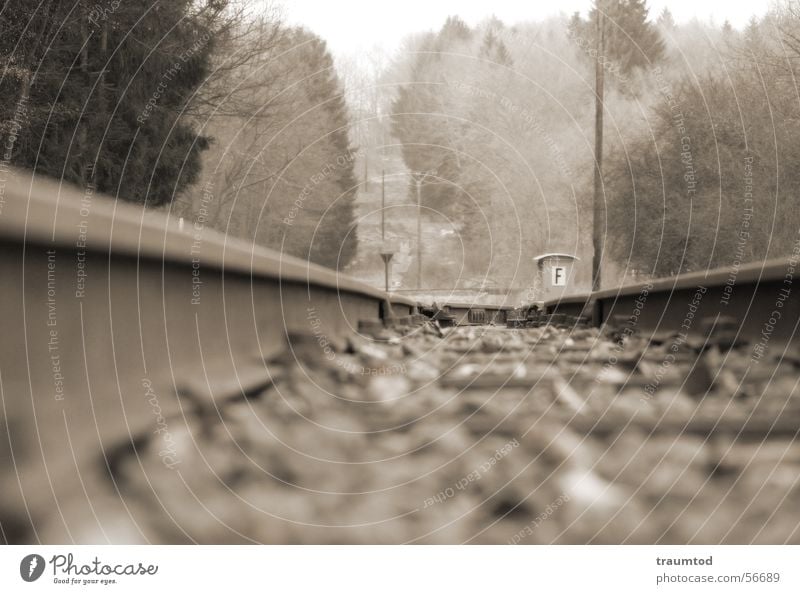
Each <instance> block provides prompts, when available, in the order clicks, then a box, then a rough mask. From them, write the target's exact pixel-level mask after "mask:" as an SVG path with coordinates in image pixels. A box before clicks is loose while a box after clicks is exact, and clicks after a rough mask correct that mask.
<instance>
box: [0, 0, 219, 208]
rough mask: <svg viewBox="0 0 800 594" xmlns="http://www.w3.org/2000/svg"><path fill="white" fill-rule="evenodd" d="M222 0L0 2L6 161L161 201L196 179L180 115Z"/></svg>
mask: <svg viewBox="0 0 800 594" xmlns="http://www.w3.org/2000/svg"><path fill="white" fill-rule="evenodd" d="M226 4H227V3H226V2H225V1H221V0H206V1H205V2H195V1H192V0H173V1H171V2H169V3H163V2H152V1H146V0H139V1H131V2H122V3H120V2H115V1H112V0H102V1H92V2H89V0H80V1H79V2H76V3H63V2H58V1H55V0H50V1H45V2H40V1H39V0H16V1H15V2H13V3H6V5H5V6H4V9H3V10H2V11H0V33H1V34H0V56H2V59H3V61H4V62H5V63H6V64H7V75H6V76H4V77H2V80H0V92H1V93H2V94H3V96H5V97H15V98H17V101H16V102H9V101H6V102H4V103H3V105H2V106H1V107H0V119H1V120H2V121H3V122H4V126H3V129H4V130H7V129H8V127H9V122H11V121H12V120H19V113H18V112H19V111H20V110H19V109H18V105H19V104H20V101H21V102H22V103H24V104H25V106H26V109H25V110H24V111H25V114H24V116H25V117H24V120H23V121H22V122H19V121H18V122H17V123H18V125H19V130H18V132H17V142H16V143H15V145H14V147H13V151H12V153H11V163H12V164H14V165H17V166H20V167H24V168H36V170H37V172H39V173H44V174H47V175H51V176H54V177H57V178H63V179H65V180H67V181H71V182H74V183H78V184H82V185H83V184H88V183H92V184H94V186H95V187H96V188H97V190H99V191H102V192H107V193H110V194H112V195H117V194H119V196H120V197H122V198H124V199H127V200H131V201H136V202H142V203H146V204H148V205H159V204H164V203H168V202H170V201H171V200H172V198H173V197H174V196H175V194H176V193H178V192H180V191H181V190H183V189H184V188H185V187H186V186H187V185H189V184H191V183H192V182H193V181H195V179H196V178H197V175H198V173H199V170H200V152H201V151H202V150H204V149H205V148H207V147H208V142H209V139H208V138H206V137H204V136H201V135H198V134H197V132H196V130H195V128H194V126H193V125H192V123H191V121H190V120H189V118H187V117H186V116H185V115H184V113H185V112H186V110H187V108H189V107H190V104H191V102H192V100H193V98H194V97H195V92H196V91H197V90H198V88H199V87H200V86H201V85H202V84H203V82H204V80H205V79H206V77H207V76H208V75H209V73H210V71H211V57H212V54H213V51H214V46H215V41H216V36H217V34H218V29H217V24H218V19H220V15H221V14H222V13H223V11H224V10H225V7H226Z"/></svg>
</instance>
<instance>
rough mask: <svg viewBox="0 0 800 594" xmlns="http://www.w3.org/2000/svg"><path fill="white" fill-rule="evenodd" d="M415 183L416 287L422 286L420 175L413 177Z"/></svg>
mask: <svg viewBox="0 0 800 594" xmlns="http://www.w3.org/2000/svg"><path fill="white" fill-rule="evenodd" d="M415 181H416V183H417V289H421V288H422V177H420V176H419V175H418V176H416V177H415Z"/></svg>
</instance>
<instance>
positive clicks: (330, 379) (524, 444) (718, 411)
mask: <svg viewBox="0 0 800 594" xmlns="http://www.w3.org/2000/svg"><path fill="white" fill-rule="evenodd" d="M368 330H369V329H368ZM443 332H444V334H443ZM372 334H373V335H374V336H375V337H377V340H373V339H371V338H370V337H369V336H366V335H363V334H362V335H360V336H357V337H355V338H351V339H348V340H341V341H337V340H336V339H334V338H332V337H325V338H324V340H321V337H319V336H316V335H313V334H309V335H308V336H293V337H291V339H290V341H289V342H288V343H287V347H286V351H285V352H284V353H283V355H281V356H280V357H277V358H274V359H272V360H270V361H266V362H264V361H258V360H255V359H254V361H256V363H255V365H254V369H255V371H254V373H255V375H256V376H257V381H255V382H254V385H257V386H259V387H258V389H255V390H250V391H248V390H245V389H243V386H242V384H241V382H238V381H236V378H227V380H226V378H222V379H220V378H217V379H218V380H219V381H217V382H216V384H218V386H219V387H217V388H215V387H214V385H212V384H214V382H210V383H209V382H206V381H200V380H201V379H202V378H198V385H200V386H203V385H206V386H210V387H211V392H216V393H211V394H205V395H204V394H203V392H204V390H203V388H202V387H199V388H198V387H196V386H191V385H189V386H185V387H183V388H182V389H183V391H184V395H186V396H188V397H189V398H191V399H192V401H193V402H195V404H196V406H195V407H194V409H193V412H187V414H189V415H191V416H190V419H189V421H190V422H189V423H188V427H190V430H189V431H183V430H181V431H174V432H173V433H172V434H171V436H170V440H171V442H170V452H171V453H169V452H168V453H165V451H164V443H163V440H161V438H160V436H159V435H158V434H152V435H150V434H148V435H143V436H141V439H139V440H138V441H137V443H136V445H135V447H133V448H132V447H120V449H119V451H114V452H109V453H108V455H109V457H110V459H111V461H112V464H111V473H110V480H112V481H113V483H112V484H113V486H114V488H115V489H116V490H117V491H118V492H119V493H120V494H121V495H122V496H123V497H124V499H125V501H126V505H128V506H129V507H130V509H131V510H134V511H135V512H136V513H135V515H136V517H137V518H141V517H146V518H148V520H147V522H145V523H144V524H143V523H141V522H138V523H137V526H136V527H128V528H126V527H125V526H124V525H122V526H118V527H117V528H116V530H117V532H116V534H117V538H119V539H121V540H123V541H130V540H136V541H142V542H152V543H184V542H198V543H206V544H211V543H242V542H258V543H304V544H330V543H408V542H418V543H513V544H516V543H519V544H544V543H696V544H699V543H772V544H778V543H784V542H791V543H798V542H800V531H799V530H798V522H799V521H800V508H798V500H799V498H800V488H799V487H798V481H799V480H800V447H798V444H797V442H796V440H795V436H796V431H797V427H798V419H800V390H798V386H797V382H798V364H799V363H800V360H798V357H797V353H796V351H791V350H786V352H784V349H779V348H773V349H772V351H773V352H777V353H781V356H780V357H779V358H776V359H772V360H767V359H766V358H762V359H760V360H757V361H755V360H754V359H753V358H752V357H751V349H750V348H749V347H748V345H746V344H737V343H736V341H725V340H708V339H707V340H688V339H682V338H681V337H680V336H679V335H660V336H640V335H636V334H629V333H618V332H615V331H614V330H613V328H605V329H603V330H598V329H588V328H583V327H573V328H569V327H567V328H557V327H554V326H544V327H535V328H522V329H505V328H497V327H493V326H480V327H477V326H473V327H458V328H453V329H445V330H444V331H442V330H439V328H438V327H436V326H434V325H433V324H432V323H430V322H428V323H425V324H420V325H413V326H412V325H396V326H395V327H393V328H392V329H388V330H387V329H373V331H372ZM198 375H201V374H200V373H199V372H198ZM248 381H249V380H248ZM231 386H233V388H232V387H231ZM166 424H167V425H169V419H167V420H166ZM174 425H175V426H176V427H184V426H187V425H186V424H185V423H181V424H178V423H175V424H174ZM173 454H174V456H175V457H176V459H179V460H180V463H179V464H170V460H171V458H170V456H171V455H173ZM132 513H133V512H132ZM121 522H122V521H121ZM122 524H124V522H122Z"/></svg>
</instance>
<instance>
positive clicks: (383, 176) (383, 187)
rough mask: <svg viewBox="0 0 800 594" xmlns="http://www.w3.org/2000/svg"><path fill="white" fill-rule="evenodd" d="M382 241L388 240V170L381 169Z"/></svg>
mask: <svg viewBox="0 0 800 594" xmlns="http://www.w3.org/2000/svg"><path fill="white" fill-rule="evenodd" d="M381 241H386V172H385V171H381Z"/></svg>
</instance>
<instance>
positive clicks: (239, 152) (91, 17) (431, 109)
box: [0, 0, 800, 301]
mask: <svg viewBox="0 0 800 594" xmlns="http://www.w3.org/2000/svg"><path fill="white" fill-rule="evenodd" d="M575 4H576V6H575V11H574V12H572V11H569V12H567V11H566V10H565V9H564V6H566V5H564V6H562V5H559V6H558V7H556V8H555V9H554V10H553V12H554V11H555V10H564V12H562V13H558V14H552V13H551V12H543V9H541V7H540V8H537V9H535V10H534V9H531V14H532V16H531V18H526V16H525V14H524V13H525V10H524V9H525V7H524V5H519V6H518V7H517V8H516V9H515V10H516V11H518V12H519V14H518V15H517V14H516V13H514V14H512V15H511V16H512V18H513V20H509V19H508V18H507V17H503V18H501V17H498V16H493V14H492V9H493V7H492V5H491V4H488V3H485V4H482V5H477V6H478V8H476V5H472V4H471V5H469V7H468V8H465V11H466V13H469V14H468V16H464V17H462V16H460V15H459V14H458V10H457V9H456V10H454V11H453V13H452V14H449V16H445V17H443V18H440V17H439V15H428V16H425V17H423V16H420V11H423V10H424V8H422V7H421V8H419V9H413V7H412V6H410V5H409V6H408V7H407V9H406V12H407V15H408V18H407V20H400V21H398V22H395V23H394V25H393V28H392V30H391V34H388V33H387V34H386V35H385V37H386V40H385V43H379V42H376V34H379V33H376V32H381V31H386V23H385V20H391V19H392V17H391V14H395V13H397V12H398V11H400V12H403V11H402V10H401V8H400V7H393V8H392V10H391V11H390V15H389V16H384V17H383V19H382V20H381V21H380V24H378V21H374V19H378V18H380V17H379V16H377V15H375V10H377V9H376V8H375V7H373V9H372V10H371V11H367V10H365V12H364V13H363V14H361V13H360V9H359V8H358V7H356V6H355V5H354V7H353V8H352V9H350V10H348V9H347V8H346V7H345V5H342V4H341V3H339V4H337V5H336V9H337V16H336V18H338V19H341V21H342V23H343V24H342V26H341V27H338V26H336V24H335V22H333V23H332V24H329V25H328V27H329V28H335V29H337V30H340V31H347V32H351V34H349V35H338V36H336V39H335V44H334V46H332V45H330V44H329V43H328V40H327V39H326V38H325V37H324V36H323V34H322V33H320V32H319V27H316V28H307V27H305V26H303V23H302V20H303V15H304V14H309V13H311V12H314V7H313V6H311V7H310V8H309V4H308V3H299V4H297V5H296V6H297V7H299V8H295V7H293V3H287V4H286V5H284V6H282V5H280V4H265V3H261V2H240V1H238V0H202V1H189V0H176V1H173V2H170V3H168V4H167V3H159V2H153V1H151V0H140V1H129V2H124V3H119V2H112V1H108V2H105V1H100V2H94V1H92V2H90V1H84V0H80V1H78V2H76V3H74V4H69V5H67V4H65V3H60V2H52V1H51V2H47V1H45V2H39V1H38V0H18V1H17V2H14V3H7V4H6V5H5V6H4V7H3V9H2V11H1V12H0V27H1V28H2V30H4V31H8V30H14V31H19V32H21V33H19V34H15V35H13V36H12V35H4V36H2V38H1V39H0V54H2V55H3V60H2V62H3V64H4V68H3V72H2V78H0V88H2V91H3V96H4V97H6V98H11V99H9V100H7V101H5V102H3V103H2V105H0V121H2V127H0V135H2V139H0V141H2V146H3V147H4V154H3V155H2V157H3V164H4V165H16V166H21V167H25V168H30V169H35V170H36V171H37V172H38V173H41V174H45V175H50V176H53V177H57V178H61V179H65V180H67V181H69V182H72V183H75V184H78V185H80V186H85V187H89V186H91V187H93V188H95V189H97V190H98V191H100V192H104V193H108V194H110V195H112V196H115V197H117V198H118V199H121V200H126V201H133V202H136V203H140V204H142V205H144V206H145V207H147V208H153V209H163V210H166V211H168V212H169V213H170V214H171V215H172V216H174V217H175V219H176V220H181V219H183V224H184V225H188V226H190V227H193V226H196V225H197V226H200V227H202V228H209V229H216V230H218V231H221V232H223V233H226V234H228V235H229V236H231V237H235V238H240V239H243V240H246V241H250V242H253V243H255V244H257V245H260V246H265V247H268V248H272V249H275V250H279V251H281V252H283V253H286V254H290V255H293V256H297V257H300V258H304V259H308V260H310V261H312V262H316V263H319V264H322V265H324V266H328V267H331V268H336V269H338V270H341V271H343V272H346V273H348V274H351V275H353V276H356V277H359V278H361V279H364V280H366V281H367V282H369V283H371V284H374V285H376V286H382V285H383V274H384V269H383V262H382V260H381V258H380V255H379V251H380V250H381V249H382V247H385V246H386V245H390V246H391V249H392V250H394V251H395V252H396V253H395V256H394V258H393V261H392V264H393V274H392V288H393V290H397V291H408V292H410V293H411V292H413V291H417V290H421V292H422V293H426V294H435V290H437V289H442V290H447V291H452V290H454V289H455V290H465V291H471V292H473V293H474V292H481V293H482V294H484V295H485V296H487V298H491V297H492V296H505V295H511V298H512V301H521V300H523V299H524V298H525V295H526V289H527V288H528V287H530V286H531V284H532V282H533V277H534V265H533V260H532V259H533V257H534V256H536V255H539V254H543V253H548V252H566V253H569V254H574V255H576V256H577V257H578V258H580V260H579V261H578V263H577V264H576V276H575V278H574V281H573V287H572V288H573V289H574V291H575V292H580V291H585V290H587V289H589V288H590V287H591V281H592V279H591V261H592V255H593V248H592V226H593V176H594V171H595V159H594V126H595V99H596V93H595V83H596V69H595V66H596V64H597V63H598V62H599V63H600V64H601V66H602V70H603V75H604V86H605V93H604V116H605V117H604V145H603V149H604V164H603V165H604V166H603V178H602V182H603V184H602V203H601V204H600V205H599V207H598V208H597V210H596V212H597V216H598V217H599V222H600V228H601V229H602V244H603V263H602V285H603V286H616V285H619V284H622V283H624V282H628V281H632V280H636V279H642V278H648V277H659V276H667V275H672V274H677V273H681V272H688V271H696V270H705V269H707V268H711V267H717V266H723V265H730V264H734V265H736V264H737V263H743V262H749V261H755V260H762V259H765V258H772V257H777V256H781V255H786V254H788V253H790V252H791V249H792V245H793V244H794V242H795V241H796V240H797V229H798V227H800V209H798V208H797V198H796V196H797V192H798V187H797V186H798V185H800V176H798V175H797V172H798V171H800V150H799V149H798V148H797V143H796V142H792V140H791V139H792V138H793V137H796V135H797V132H798V126H799V125H800V102H798V100H797V99H798V95H797V89H796V69H797V63H798V59H800V3H798V2H796V1H782V2H778V3H773V4H770V5H768V6H758V5H757V4H748V5H746V6H745V7H744V8H742V7H739V8H736V9H734V8H733V7H731V8H730V10H732V11H735V14H732V15H730V16H731V18H732V20H728V19H726V18H725V16H724V10H725V8H727V6H724V7H721V6H720V5H718V4H714V7H713V8H711V10H713V14H714V17H713V18H708V17H706V16H704V15H705V14H706V13H705V12H704V11H703V8H702V6H703V5H702V3H696V4H700V7H695V12H694V15H697V16H696V17H693V16H691V13H687V12H686V11H687V3H681V4H680V10H678V8H676V13H678V12H680V14H679V15H678V14H673V12H672V11H671V10H670V8H669V6H668V5H667V6H664V4H663V3H658V4H657V3H653V6H651V5H650V4H649V3H647V2H644V1H642V0H597V2H595V3H590V2H588V1H586V2H576V3H575ZM598 8H599V10H600V12H601V13H602V14H604V15H605V17H606V18H605V19H603V21H602V26H598V22H599V21H598V18H597V14H598V12H597V11H598ZM330 10H332V8H331V7H330V6H329V7H327V8H326V9H324V10H322V9H320V11H321V12H320V17H319V18H323V17H324V15H325V14H327V13H326V12H325V11H330ZM436 10H440V8H438V7H437V9H436ZM751 13H752V16H751ZM369 15H373V16H369ZM415 15H416V16H415ZM480 15H483V16H480ZM428 17H429V18H428ZM319 18H318V19H317V21H319ZM298 20H299V21H301V22H298ZM328 20H329V21H330V19H328ZM373 21H374V22H375V23H376V24H375V26H374V27H373V26H372V23H373ZM345 22H346V24H347V26H346V27H345V25H344V23H345ZM417 22H418V23H419V26H416V23H417ZM406 27H407V30H406ZM324 28H325V27H323V29H324ZM359 29H364V30H365V31H367V33H365V34H364V36H363V38H361V37H359V36H358V35H354V34H352V31H358V30H359ZM600 33H602V35H603V40H604V45H603V48H604V49H603V52H602V55H598V52H597V47H598V43H597V36H598V35H599V34H600ZM360 39H363V43H361V42H360V41H359V40H360ZM382 204H385V207H383V208H382ZM382 215H383V224H384V226H383V228H382ZM418 234H419V236H418ZM418 248H421V252H422V264H421V266H420V257H419V255H418ZM430 291H433V293H430Z"/></svg>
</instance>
